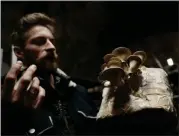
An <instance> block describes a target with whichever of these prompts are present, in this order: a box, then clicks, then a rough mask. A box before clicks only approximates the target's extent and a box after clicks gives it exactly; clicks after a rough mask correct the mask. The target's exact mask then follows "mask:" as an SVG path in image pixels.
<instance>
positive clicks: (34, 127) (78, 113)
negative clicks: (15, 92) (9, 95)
mask: <svg viewBox="0 0 179 136" xmlns="http://www.w3.org/2000/svg"><path fill="white" fill-rule="evenodd" d="M54 77H55V78H54V79H55V87H56V89H55V90H54V89H53V88H52V87H51V86H50V84H49V83H48V82H47V81H46V80H45V79H43V78H41V77H39V79H40V85H41V86H42V87H43V88H44V89H45V90H46V97H45V100H44V103H43V105H42V108H41V109H38V110H32V109H30V108H25V107H24V106H23V105H20V104H17V103H16V104H14V103H13V104H12V103H10V102H8V101H6V100H2V114H1V126H2V128H1V133H2V135H71V134H72V135H74V134H77V135H79V134H92V132H93V131H91V129H92V128H93V127H94V125H92V126H91V123H90V122H93V121H94V120H89V119H88V118H85V117H84V116H83V115H82V113H84V114H85V115H87V116H96V113H97V109H96V107H95V105H94V103H93V101H92V100H91V98H90V96H89V95H88V94H87V89H85V88H84V87H82V86H80V85H77V86H76V87H68V83H69V80H65V79H63V78H61V77H59V76H57V75H55V76H54ZM2 81H3V79H2ZM59 100H60V103H58V102H59ZM56 106H57V107H56ZM62 114H63V115H62ZM84 124H85V125H84ZM94 128H95V127H94Z"/></svg>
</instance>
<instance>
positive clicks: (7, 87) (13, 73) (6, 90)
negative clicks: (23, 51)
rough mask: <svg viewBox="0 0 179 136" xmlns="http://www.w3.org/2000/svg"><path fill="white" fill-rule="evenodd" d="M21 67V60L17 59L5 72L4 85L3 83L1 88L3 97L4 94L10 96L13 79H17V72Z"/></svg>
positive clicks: (13, 83)
mask: <svg viewBox="0 0 179 136" xmlns="http://www.w3.org/2000/svg"><path fill="white" fill-rule="evenodd" d="M21 67H22V62H21V61H17V63H16V64H14V65H13V66H12V67H11V69H10V70H9V72H8V73H7V75H6V77H5V80H4V85H3V90H2V97H3V98H4V95H7V96H11V95H10V94H11V92H12V90H13V88H14V85H15V81H16V79H17V76H18V74H19V73H20V70H21Z"/></svg>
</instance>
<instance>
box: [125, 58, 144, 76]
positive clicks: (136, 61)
mask: <svg viewBox="0 0 179 136" xmlns="http://www.w3.org/2000/svg"><path fill="white" fill-rule="evenodd" d="M141 63H142V60H141V59H140V57H138V56H137V55H130V56H129V57H128V58H127V64H128V66H129V69H128V74H130V73H135V72H136V71H137V69H138V68H139V66H140V65H141Z"/></svg>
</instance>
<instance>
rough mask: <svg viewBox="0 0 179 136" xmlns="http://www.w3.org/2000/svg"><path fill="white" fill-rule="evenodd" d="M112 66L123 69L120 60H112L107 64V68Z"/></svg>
mask: <svg viewBox="0 0 179 136" xmlns="http://www.w3.org/2000/svg"><path fill="white" fill-rule="evenodd" d="M111 66H116V67H121V61H120V60H110V61H109V62H108V63H107V67H111Z"/></svg>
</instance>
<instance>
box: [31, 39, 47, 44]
mask: <svg viewBox="0 0 179 136" xmlns="http://www.w3.org/2000/svg"><path fill="white" fill-rule="evenodd" d="M31 43H32V44H36V45H43V44H45V43H46V38H36V39H33V40H32V42H31Z"/></svg>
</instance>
